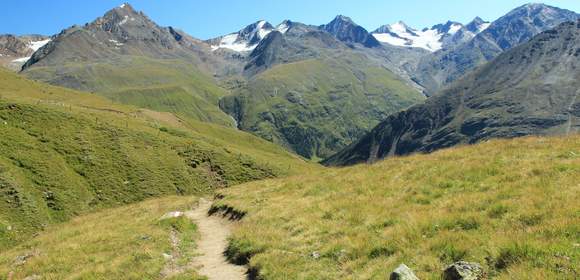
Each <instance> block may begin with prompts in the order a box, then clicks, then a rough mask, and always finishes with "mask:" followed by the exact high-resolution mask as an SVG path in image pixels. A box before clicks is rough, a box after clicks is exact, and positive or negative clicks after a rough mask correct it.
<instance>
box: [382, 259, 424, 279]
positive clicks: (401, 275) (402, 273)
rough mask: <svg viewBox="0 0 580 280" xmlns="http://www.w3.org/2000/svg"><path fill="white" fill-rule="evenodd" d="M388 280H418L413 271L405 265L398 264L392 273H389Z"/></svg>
mask: <svg viewBox="0 0 580 280" xmlns="http://www.w3.org/2000/svg"><path fill="white" fill-rule="evenodd" d="M389 279H390V280H419V278H417V276H415V273H413V270H411V269H410V268H409V267H408V266H406V265H405V264H403V263H402V264H400V265H399V266H398V267H397V268H396V269H395V270H394V271H393V273H391V277H390V278H389Z"/></svg>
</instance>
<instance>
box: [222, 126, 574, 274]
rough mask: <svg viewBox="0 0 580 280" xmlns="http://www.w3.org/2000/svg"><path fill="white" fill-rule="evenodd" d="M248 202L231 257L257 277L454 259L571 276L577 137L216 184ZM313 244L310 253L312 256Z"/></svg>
mask: <svg viewBox="0 0 580 280" xmlns="http://www.w3.org/2000/svg"><path fill="white" fill-rule="evenodd" d="M221 193H222V194H223V195H224V196H225V198H224V199H223V200H221V201H219V202H217V203H216V205H215V206H216V207H226V206H229V207H233V208H235V209H237V210H239V211H243V212H246V213H247V214H246V216H245V218H244V219H243V220H242V223H241V225H240V226H239V228H238V229H237V230H236V231H235V234H234V236H233V239H232V241H231V244H230V248H229V250H228V251H229V254H230V255H231V256H232V257H237V258H244V257H246V256H253V257H252V258H251V260H250V265H251V266H252V267H254V268H256V269H259V270H260V274H261V275H262V276H263V277H264V279H386V278H388V275H389V274H390V272H391V271H392V270H393V269H394V268H395V267H396V266H398V265H399V264H400V263H405V264H407V265H408V266H410V267H411V268H413V269H414V270H415V271H416V273H417V275H418V277H419V278H420V279H439V277H440V275H441V271H442V269H443V268H444V267H445V266H446V265H448V264H450V263H452V262H454V261H457V260H466V261H475V262H478V263H480V264H482V265H483V266H484V267H485V268H486V270H487V272H488V274H489V276H490V277H491V278H495V279H577V278H578V277H579V273H580V271H579V265H580V263H579V258H580V247H579V246H580V244H579V243H580V204H579V203H578V201H580V136H578V135H576V136H570V137H567V138H566V137H561V138H557V137H556V138H536V137H529V138H522V139H515V140H494V141H490V142H486V143H482V144H479V145H475V146H464V147H457V148H452V149H448V150H443V151H439V152H436V153H434V154H431V155H413V156H409V157H401V158H393V159H388V160H385V161H383V162H380V163H378V164H375V165H371V166H369V165H359V166H355V167H350V168H342V169H329V170H326V171H323V172H318V173H312V174H308V175H304V176H295V177H290V178H285V179H274V180H266V181H260V182H253V183H247V184H243V185H240V186H236V187H234V188H231V189H228V190H224V191H221ZM317 254H319V255H320V257H319V258H316V257H313V255H314V256H315V255H317Z"/></svg>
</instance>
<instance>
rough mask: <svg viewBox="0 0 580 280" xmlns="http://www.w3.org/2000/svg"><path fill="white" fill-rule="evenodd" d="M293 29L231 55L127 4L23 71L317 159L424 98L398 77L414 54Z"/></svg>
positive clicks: (257, 27)
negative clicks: (231, 128) (237, 132)
mask: <svg viewBox="0 0 580 280" xmlns="http://www.w3.org/2000/svg"><path fill="white" fill-rule="evenodd" d="M285 24H286V25H287V28H285V29H284V30H281V29H280V30H273V27H271V26H270V25H269V24H268V23H265V22H257V23H255V24H252V25H250V26H248V27H246V28H245V29H243V30H242V31H240V32H238V33H239V35H235V34H234V36H238V37H237V38H238V40H241V39H244V40H248V44H250V42H251V44H255V45H257V46H254V49H252V48H249V47H247V46H246V47H244V51H241V52H240V51H238V52H236V51H227V50H224V49H222V48H219V45H220V44H221V41H220V40H221V39H223V37H222V38H221V39H220V38H216V39H214V40H209V41H207V42H202V41H199V40H197V39H194V38H192V37H190V36H188V35H187V34H185V33H183V32H180V31H178V30H175V29H173V28H171V27H169V28H163V27H159V26H158V25H156V24H155V23H154V22H152V21H151V20H149V19H148V18H147V17H146V16H145V15H144V14H143V13H141V12H136V11H135V10H133V8H132V7H131V6H130V5H124V6H122V7H117V8H115V9H113V10H111V11H109V12H108V13H107V14H105V16H103V17H102V18H99V19H97V20H95V21H94V22H91V23H89V24H87V25H85V26H82V27H79V26H74V27H71V28H69V29H66V30H64V31H63V32H62V33H61V34H58V35H56V36H55V37H54V38H53V39H52V41H51V42H50V43H48V44H47V45H46V46H45V47H43V48H41V49H40V50H39V51H38V52H36V53H35V54H34V55H33V56H32V58H31V59H30V60H29V61H28V62H27V63H26V65H25V66H24V70H23V72H22V73H23V74H24V75H26V76H28V77H30V78H33V79H36V80H40V81H45V82H48V83H51V84H55V85H60V86H65V87H69V88H74V89H80V90H84V91H90V92H95V93H97V94H99V95H102V96H105V97H107V98H109V99H111V100H113V101H117V102H121V103H125V104H132V105H136V106H139V107H142V108H149V109H153V110H157V111H167V112H174V113H178V114H180V115H183V116H187V117H190V118H194V119H196V120H200V121H208V122H213V123H217V124H221V125H229V126H233V125H234V124H236V122H237V126H238V128H240V129H242V130H245V131H249V132H251V133H254V134H256V135H258V136H261V137H263V138H264V139H267V140H270V141H273V142H275V143H278V144H281V145H282V146H284V147H286V148H287V149H289V150H292V151H294V152H296V153H298V154H300V155H302V156H305V157H308V158H312V159H318V158H323V157H327V156H329V155H331V154H333V153H335V152H337V151H339V150H340V149H342V148H344V147H345V146H346V145H348V144H350V143H351V142H352V141H354V140H355V139H357V138H358V137H360V136H361V135H363V134H364V133H366V132H368V131H369V129H370V128H371V127H373V126H374V125H376V124H377V123H378V122H379V121H381V120H382V119H384V118H385V117H386V116H388V115H389V114H391V113H394V112H397V111H399V110H401V109H404V108H407V107H409V106H410V105H413V104H415V103H417V102H418V101H421V100H422V99H423V96H422V94H421V93H420V92H419V90H415V89H413V88H412V86H410V85H411V84H413V82H412V81H410V79H409V78H408V77H407V76H402V77H398V76H397V75H400V74H403V73H405V71H400V70H399V67H400V66H401V65H402V64H404V63H406V62H404V59H403V58H405V57H409V59H414V60H418V58H419V55H418V54H417V52H415V51H414V50H407V49H404V48H397V47H389V46H381V45H376V44H375V45H368V44H367V45H368V46H367V45H365V43H364V42H362V41H361V42H359V41H357V38H359V37H361V36H362V38H367V40H369V38H371V39H372V38H373V37H372V36H371V35H370V34H369V33H368V32H367V31H366V30H365V29H364V28H362V27H360V26H358V25H356V24H355V23H354V22H352V20H350V19H349V18H347V17H337V18H336V19H335V20H333V21H332V22H331V23H329V24H328V25H325V26H323V27H315V26H307V25H304V24H300V23H293V22H290V21H286V22H285ZM266 28H270V29H268V30H266ZM281 31H283V32H281ZM331 32H332V33H331ZM264 34H266V35H267V36H266V35H264ZM346 35H348V36H346ZM228 36H230V37H231V35H228ZM349 36H352V37H353V38H350V37H349ZM228 40H231V39H228ZM244 42H245V41H244ZM230 43H231V42H230ZM214 44H217V45H218V46H215V45H214ZM239 44H242V43H239ZM239 44H238V45H239ZM389 58H392V59H389ZM310 65H311V66H312V67H310ZM274 68H275V69H274ZM304 69H307V71H304ZM395 73H397V74H395ZM272 94H279V95H277V96H272ZM220 100H221V102H220ZM301 100H302V101H301ZM218 103H221V109H223V110H224V111H225V112H222V110H220V107H219V106H218ZM226 112H227V114H229V115H230V116H228V115H227V114H226Z"/></svg>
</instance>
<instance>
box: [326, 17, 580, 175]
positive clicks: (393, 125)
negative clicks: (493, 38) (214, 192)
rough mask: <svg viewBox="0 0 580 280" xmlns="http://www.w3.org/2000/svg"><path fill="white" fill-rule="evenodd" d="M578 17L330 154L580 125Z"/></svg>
mask: <svg viewBox="0 0 580 280" xmlns="http://www.w3.org/2000/svg"><path fill="white" fill-rule="evenodd" d="M579 56H580V20H579V21H576V22H567V23H563V24H561V25H559V26H558V27H557V28H556V29H553V30H548V31H544V32H543V33H540V34H539V35H537V36H535V37H534V38H533V39H532V40H531V41H529V42H527V43H524V44H522V45H520V46H518V47H515V48H513V49H511V50H509V51H507V52H505V53H503V54H501V55H499V56H498V57H497V58H496V59H494V60H493V61H491V62H490V63H488V64H486V65H485V66H483V67H481V68H479V69H478V70H476V71H475V72H472V73H470V74H468V75H466V76H465V77H463V78H462V79H460V80H458V81H456V82H455V83H453V84H452V85H451V86H449V87H448V88H446V89H445V90H443V91H442V92H440V93H438V94H437V95H435V96H433V97H431V98H429V99H427V101H426V102H425V103H424V104H420V105H416V106H413V107H411V108H410V109H408V110H406V111H402V112H400V113H397V114H394V115H391V116H389V117H388V118H387V119H386V120H385V121H383V122H382V123H381V124H380V125H378V126H377V127H375V128H374V129H373V130H372V132H371V133H369V134H367V135H366V136H364V137H363V138H361V139H359V141H357V142H356V143H354V144H352V145H351V146H349V147H348V148H346V149H345V150H343V151H341V152H339V153H338V154H336V155H334V156H332V157H330V158H328V159H326V160H325V161H324V163H325V164H327V165H349V164H355V163H361V162H375V161H377V160H380V159H382V158H385V157H391V156H396V155H406V154H409V153H413V152H431V151H434V150H437V149H441V148H446V147H451V146H454V145H458V144H464V143H465V144H466V143H476V142H479V141H483V140H485V139H490V138H495V137H500V138H511V137H519V136H524V135H554V134H556V135H562V134H563V135H567V134H570V133H574V132H577V131H580V122H579V120H580V100H579V99H577V96H578V95H580V91H578V81H579V80H580V76H579V75H580V72H578V71H577V70H575V69H579V68H580V64H579V63H580V60H579V59H578V57H579Z"/></svg>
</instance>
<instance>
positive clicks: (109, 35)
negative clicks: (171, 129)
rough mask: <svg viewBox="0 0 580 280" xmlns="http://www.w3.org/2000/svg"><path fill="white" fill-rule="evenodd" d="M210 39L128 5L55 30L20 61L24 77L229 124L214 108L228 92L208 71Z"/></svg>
mask: <svg viewBox="0 0 580 280" xmlns="http://www.w3.org/2000/svg"><path fill="white" fill-rule="evenodd" d="M209 53H210V50H209V46H208V45H206V44H205V43H203V42H201V41H199V40H197V39H194V38H192V37H190V36H188V35H187V34H185V33H183V32H181V31H179V30H176V29H173V28H171V27H168V28H165V27H160V26H158V25H157V24H155V23H154V22H153V21H151V20H150V19H149V18H148V17H147V16H145V15H144V14H143V13H141V12H137V11H135V10H134V9H133V8H132V7H131V6H130V5H128V4H125V5H124V6H123V7H117V8H115V9H113V10H111V11H109V12H107V13H106V14H105V15H104V16H103V17H101V18H98V19H96V20H95V21H93V22H91V23H88V24H86V25H84V26H73V27H71V28H68V29H66V30H63V31H62V32H61V33H60V34H58V35H55V36H54V38H53V39H52V41H51V42H50V43H48V44H47V45H46V46H44V47H43V48H41V49H40V50H39V51H37V52H36V53H34V55H33V56H32V58H31V59H30V60H29V61H28V62H27V63H26V65H25V66H24V68H23V69H24V70H23V72H22V73H23V74H24V75H26V76H27V77H30V78H33V79H37V80H40V81H45V82H48V83H51V84H55V85H60V86H64V87H69V88H73V89H78V90H83V91H89V92H95V93H97V94H100V95H103V96H106V97H108V98H110V99H112V100H114V101H118V102H122V103H125V104H132V105H136V106H140V107H143V108H149V109H153V110H158V111H166V112H173V113H179V114H182V115H184V116H187V117H190V118H194V119H196V120H200V121H208V122H213V123H217V124H222V125H228V126H233V121H232V120H231V118H230V117H229V116H227V115H226V114H225V113H223V112H222V111H221V110H219V108H218V101H219V99H220V98H221V97H223V96H225V95H226V94H227V92H226V91H225V90H223V89H222V88H220V87H218V86H217V85H216V82H215V81H214V79H213V77H212V76H211V75H212V72H211V71H210V69H209V68H210V65H212V64H213V63H214V62H215V61H214V60H213V59H216V58H212V57H211V56H209Z"/></svg>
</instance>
